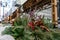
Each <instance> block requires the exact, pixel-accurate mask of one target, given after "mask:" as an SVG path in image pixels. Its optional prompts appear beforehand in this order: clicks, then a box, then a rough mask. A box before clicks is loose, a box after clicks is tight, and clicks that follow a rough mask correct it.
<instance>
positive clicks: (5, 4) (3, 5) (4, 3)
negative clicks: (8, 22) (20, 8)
mask: <svg viewBox="0 0 60 40" xmlns="http://www.w3.org/2000/svg"><path fill="white" fill-rule="evenodd" d="M6 6H7V2H2V7H3V19H4V7H6Z"/></svg>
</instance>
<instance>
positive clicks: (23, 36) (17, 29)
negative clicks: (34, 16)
mask: <svg viewBox="0 0 60 40" xmlns="http://www.w3.org/2000/svg"><path fill="white" fill-rule="evenodd" d="M42 20H43V22H44V25H45V26H48V28H49V30H50V32H46V31H43V30H41V28H40V27H35V28H36V29H35V30H34V31H33V30H31V29H30V28H29V29H28V28H27V23H28V19H27V18H26V17H23V18H17V20H16V21H15V22H14V27H7V28H6V29H5V30H4V31H3V32H2V34H3V35H4V34H8V35H12V36H13V37H14V38H15V40H60V32H58V31H56V30H54V29H52V30H51V29H50V27H52V26H53V25H52V24H51V23H50V20H49V19H44V18H42Z"/></svg>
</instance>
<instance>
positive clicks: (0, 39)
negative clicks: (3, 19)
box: [0, 24, 15, 40]
mask: <svg viewBox="0 0 60 40" xmlns="http://www.w3.org/2000/svg"><path fill="white" fill-rule="evenodd" d="M6 27H11V26H10V25H9V26H8V25H5V26H4V25H3V24H0V40H15V39H14V38H13V37H12V36H11V35H2V34H1V33H2V31H4V30H5V28H6Z"/></svg>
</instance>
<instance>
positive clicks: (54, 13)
mask: <svg viewBox="0 0 60 40" xmlns="http://www.w3.org/2000/svg"><path fill="white" fill-rule="evenodd" d="M51 5H52V23H53V25H54V28H56V27H57V25H58V15H57V0H51Z"/></svg>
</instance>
